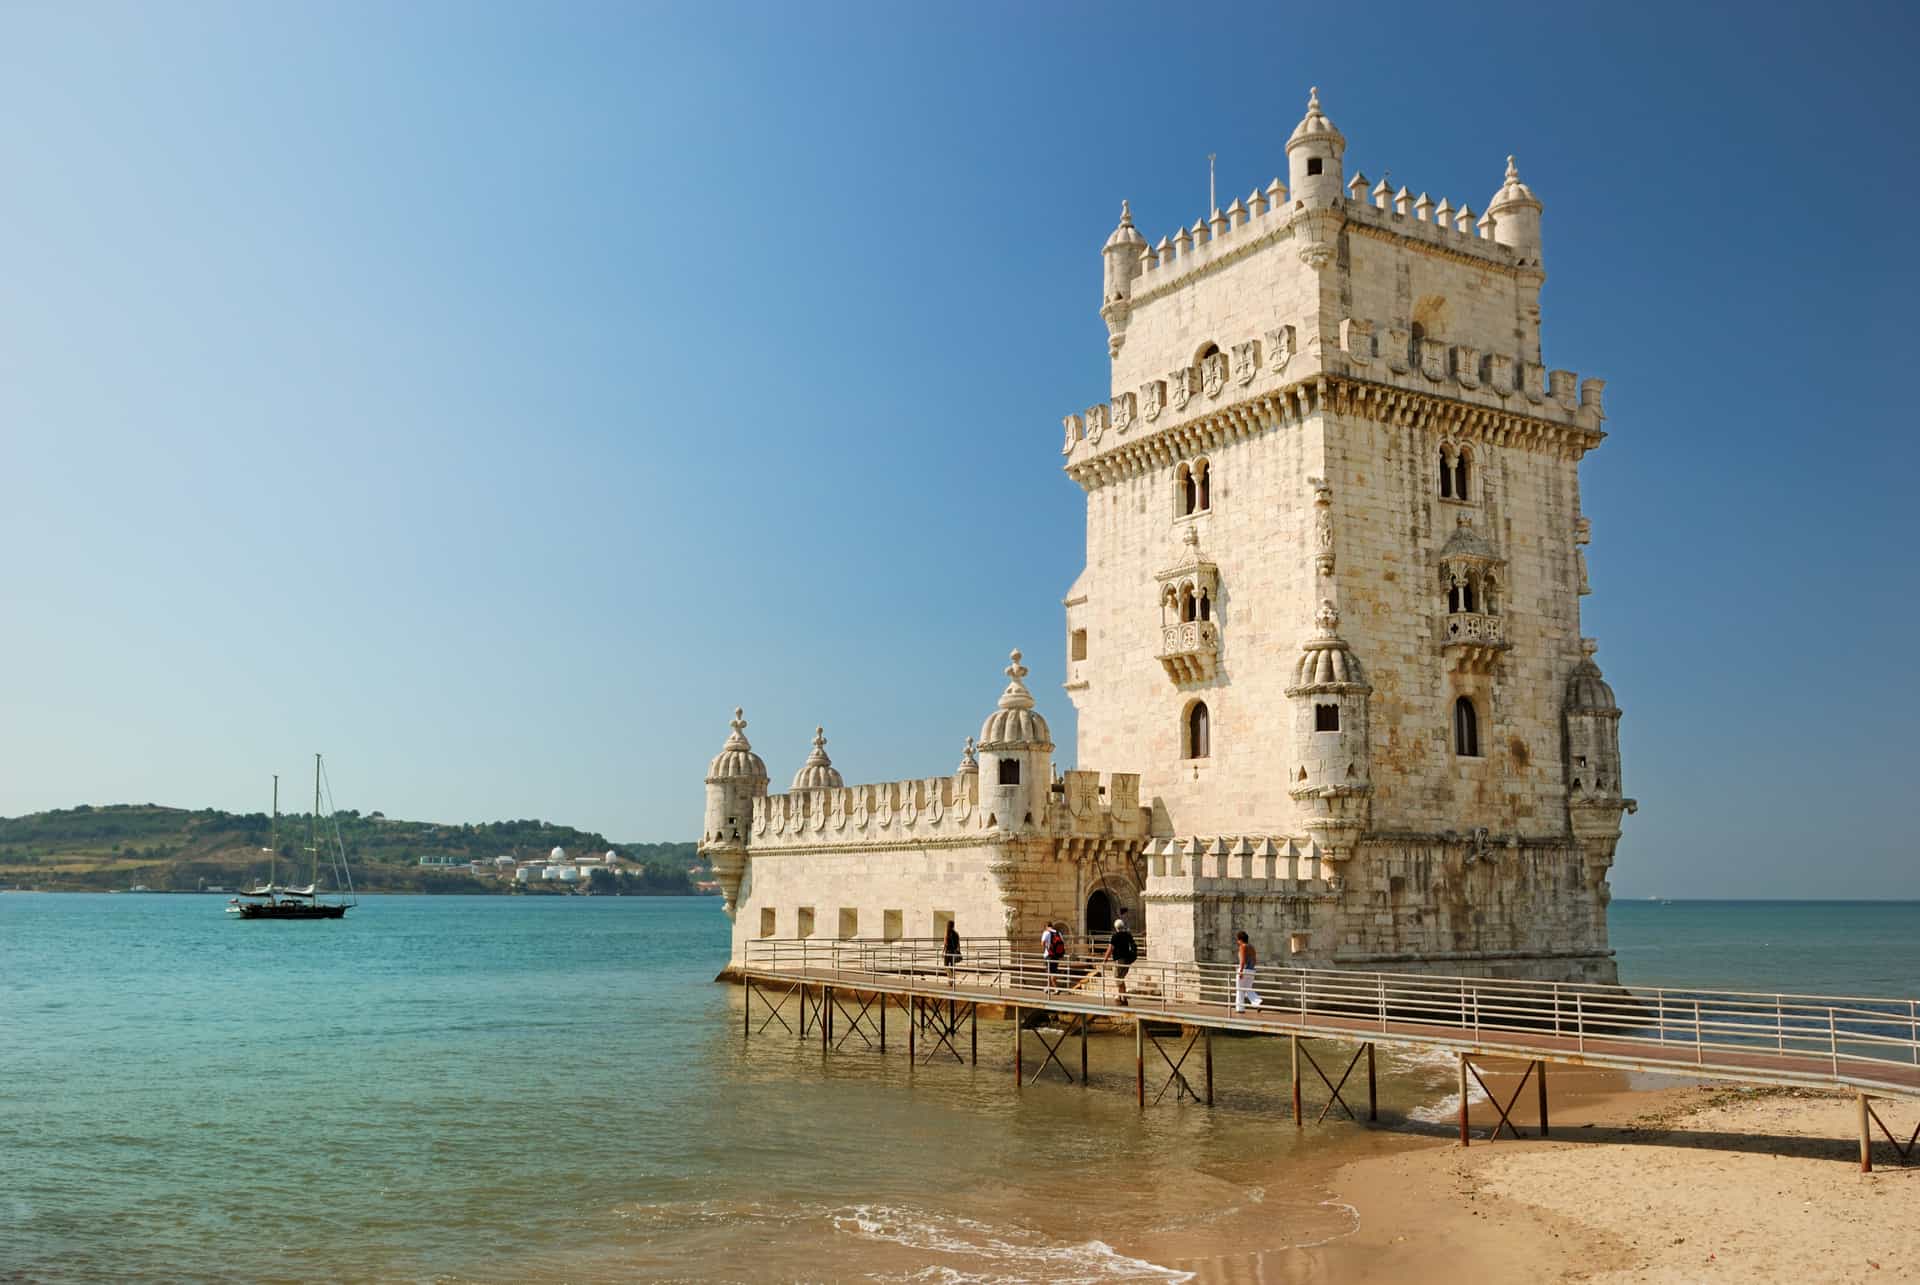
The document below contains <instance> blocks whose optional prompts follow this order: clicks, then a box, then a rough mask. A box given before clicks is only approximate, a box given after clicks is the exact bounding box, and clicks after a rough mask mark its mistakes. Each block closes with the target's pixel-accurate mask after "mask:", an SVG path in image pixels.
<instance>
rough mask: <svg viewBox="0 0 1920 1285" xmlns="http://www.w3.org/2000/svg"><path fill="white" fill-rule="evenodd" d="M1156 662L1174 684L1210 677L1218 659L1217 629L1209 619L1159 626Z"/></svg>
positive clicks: (1218, 631) (1204, 679)
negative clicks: (1157, 657)
mask: <svg viewBox="0 0 1920 1285" xmlns="http://www.w3.org/2000/svg"><path fill="white" fill-rule="evenodd" d="M1159 657H1160V663H1161V664H1162V665H1164V666H1165V667H1166V670H1167V677H1168V678H1171V679H1172V680H1173V681H1174V682H1175V683H1200V682H1205V681H1206V680H1208V679H1210V678H1212V677H1213V671H1214V667H1215V665H1216V664H1217V663H1218V661H1219V659H1220V629H1219V626H1217V625H1216V624H1214V622H1213V621H1211V620H1188V621H1183V622H1182V623H1180V624H1175V625H1163V626H1162V627H1161V630H1160V651H1159Z"/></svg>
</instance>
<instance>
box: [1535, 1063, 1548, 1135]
mask: <svg viewBox="0 0 1920 1285" xmlns="http://www.w3.org/2000/svg"><path fill="white" fill-rule="evenodd" d="M1533 1065H1534V1069H1535V1071H1536V1073H1537V1074H1538V1075H1539V1076H1540V1084H1539V1088H1538V1090H1537V1092H1538V1093H1539V1095H1540V1136H1541V1137H1543V1138H1544V1137H1546V1136H1547V1062H1546V1059H1545V1058H1542V1059H1541V1060H1540V1061H1538V1062H1535V1063H1534V1064H1533Z"/></svg>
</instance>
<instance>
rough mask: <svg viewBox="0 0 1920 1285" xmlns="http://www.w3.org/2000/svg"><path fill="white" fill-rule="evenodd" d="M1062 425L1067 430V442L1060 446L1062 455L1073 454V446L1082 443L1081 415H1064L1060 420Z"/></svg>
mask: <svg viewBox="0 0 1920 1285" xmlns="http://www.w3.org/2000/svg"><path fill="white" fill-rule="evenodd" d="M1060 426H1061V427H1062V428H1064V429H1066V430H1067V441H1066V444H1065V445H1064V446H1062V447H1061V448H1060V453H1061V454H1062V455H1071V454H1073V448H1074V447H1075V446H1077V445H1079V443H1080V417H1079V416H1078V415H1067V416H1063V417H1062V418H1061V420H1060Z"/></svg>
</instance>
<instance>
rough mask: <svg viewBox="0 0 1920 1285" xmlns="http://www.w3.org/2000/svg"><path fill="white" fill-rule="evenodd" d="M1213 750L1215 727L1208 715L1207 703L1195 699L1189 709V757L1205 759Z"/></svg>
mask: <svg viewBox="0 0 1920 1285" xmlns="http://www.w3.org/2000/svg"><path fill="white" fill-rule="evenodd" d="M1212 752H1213V729H1212V727H1211V726H1210V723H1209V719H1208V716H1207V703H1206V702H1205V701H1195V702H1194V703H1193V708H1192V709H1190V710H1188V711H1187V757H1188V758H1190V759H1203V758H1206V757H1208V756H1209V755H1210V754H1211V753H1212Z"/></svg>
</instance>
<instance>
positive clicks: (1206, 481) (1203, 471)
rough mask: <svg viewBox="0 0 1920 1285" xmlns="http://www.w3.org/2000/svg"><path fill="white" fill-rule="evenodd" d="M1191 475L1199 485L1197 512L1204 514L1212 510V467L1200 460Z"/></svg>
mask: <svg viewBox="0 0 1920 1285" xmlns="http://www.w3.org/2000/svg"><path fill="white" fill-rule="evenodd" d="M1193 475H1194V477H1195V478H1196V479H1198V481H1199V483H1200V496H1199V506H1198V509H1197V510H1196V511H1197V512H1203V513H1204V512H1206V511H1208V510H1210V509H1212V508H1213V466H1212V465H1210V464H1208V463H1207V461H1205V460H1201V461H1200V462H1199V463H1198V464H1195V465H1194V466H1193Z"/></svg>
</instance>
